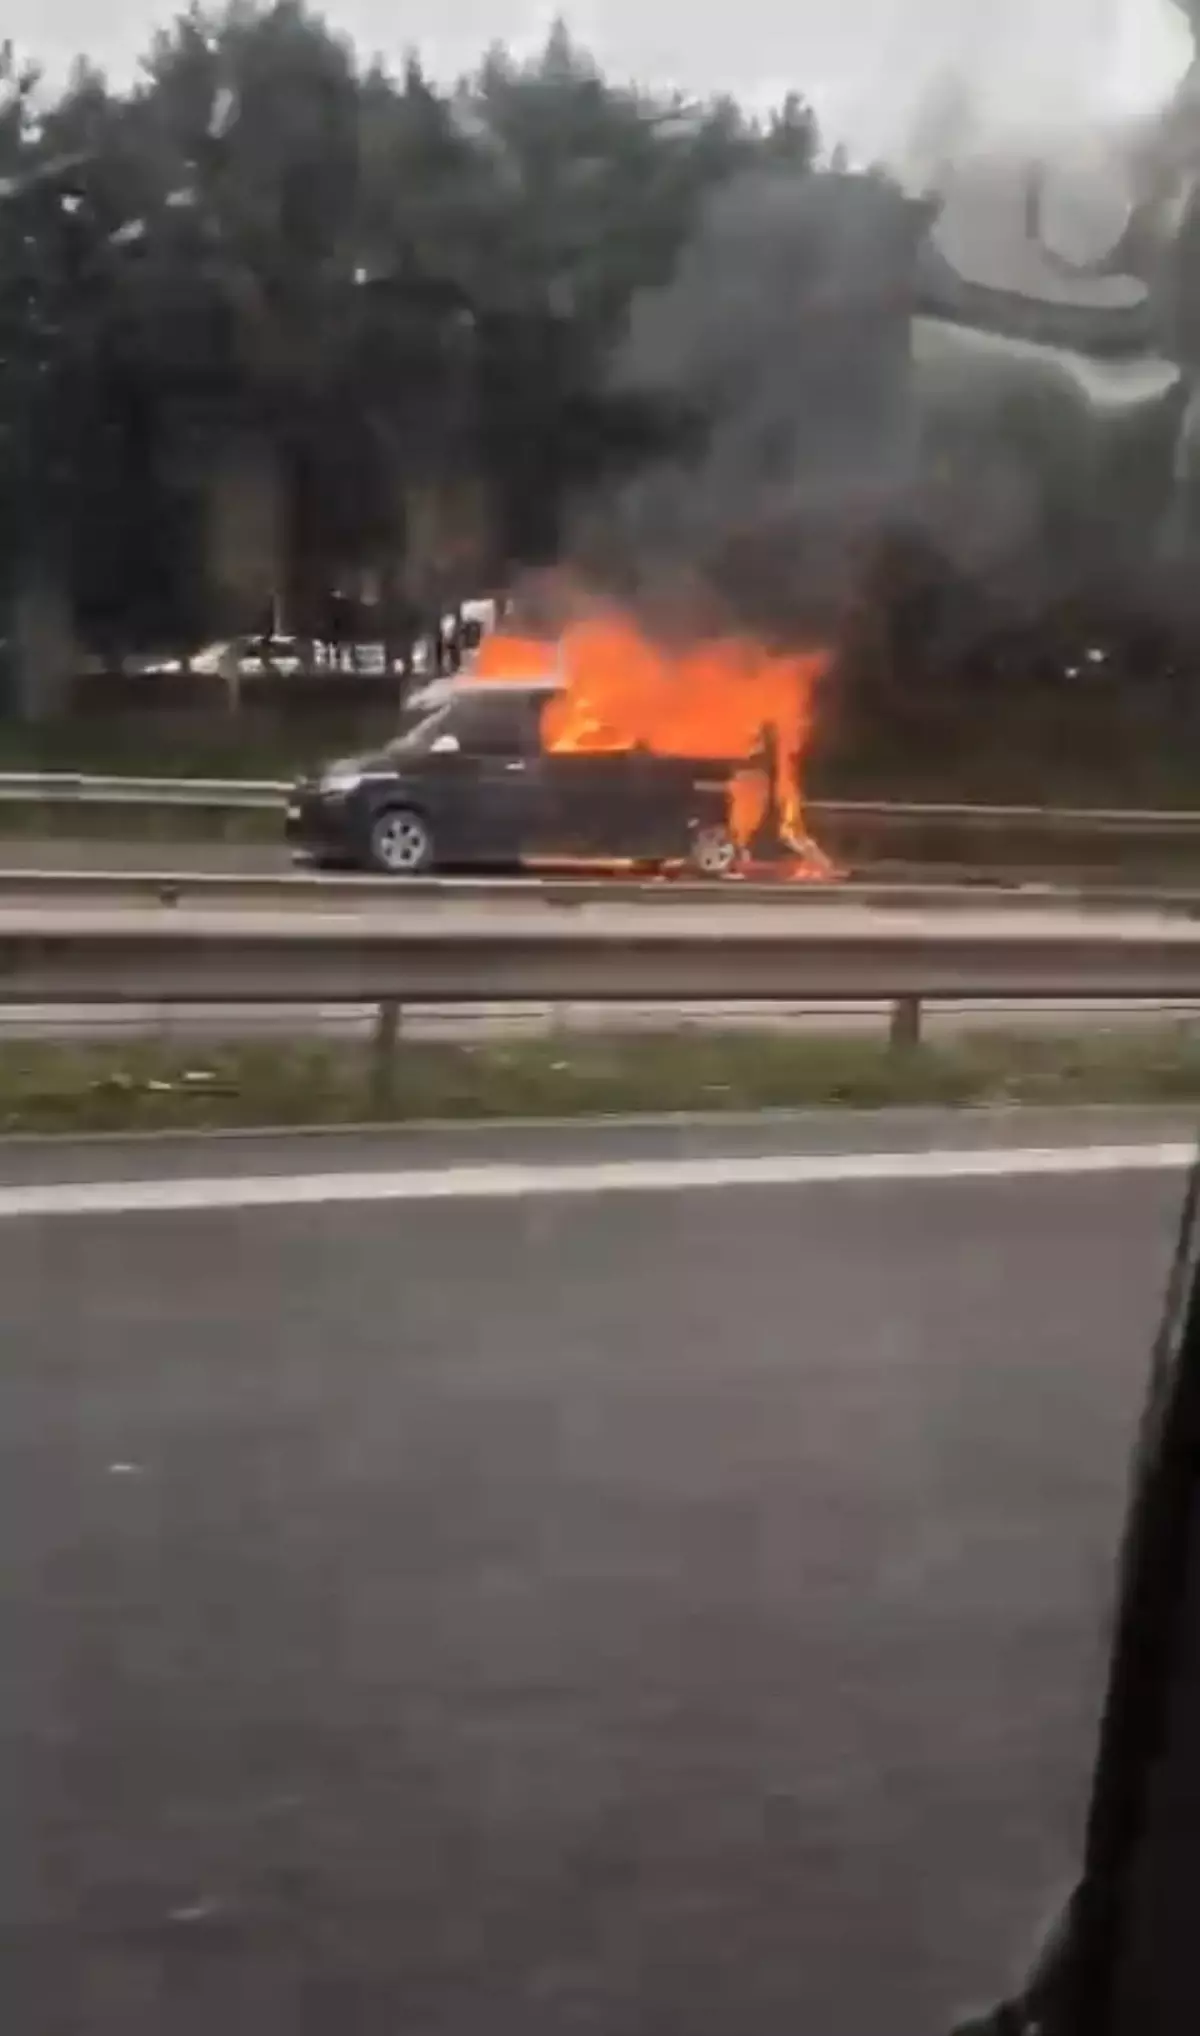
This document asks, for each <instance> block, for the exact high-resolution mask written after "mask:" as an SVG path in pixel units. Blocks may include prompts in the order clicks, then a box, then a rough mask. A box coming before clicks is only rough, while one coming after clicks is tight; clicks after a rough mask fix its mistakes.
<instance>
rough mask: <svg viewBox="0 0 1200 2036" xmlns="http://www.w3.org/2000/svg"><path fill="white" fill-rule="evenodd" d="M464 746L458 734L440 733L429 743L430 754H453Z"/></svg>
mask: <svg viewBox="0 0 1200 2036" xmlns="http://www.w3.org/2000/svg"><path fill="white" fill-rule="evenodd" d="M461 748H462V744H461V742H460V741H459V739H458V737H457V735H439V736H436V737H435V738H434V740H433V741H432V742H431V743H430V745H429V754H430V756H453V755H454V754H455V752H456V751H458V750H460V749H461Z"/></svg>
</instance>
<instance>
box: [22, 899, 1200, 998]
mask: <svg viewBox="0 0 1200 2036" xmlns="http://www.w3.org/2000/svg"><path fill="white" fill-rule="evenodd" d="M939 997H941V998H954V999H957V1000H963V999H975V998H979V999H986V998H1005V999H1010V1000H1012V999H1025V1000H1039V999H1054V1000H1057V1001H1060V1002H1061V1001H1068V1000H1070V999H1072V998H1105V997H1112V998H1124V999H1130V1000H1139V999H1144V1000H1147V1001H1153V1000H1156V999H1170V998H1182V997H1189V998H1195V997H1200V925H1196V924H1194V923H1193V922H1191V921H1189V920H1185V919H1180V920H1154V919H1150V918H1137V917H1133V916H1128V917H1126V918H1123V919H1119V918H1116V917H1113V918H1111V919H1105V918H1103V917H1100V916H1097V917H1096V918H1095V919H1091V918H1089V917H1087V916H1084V915H1076V916H1070V915H1067V914H1065V913H1061V912H1060V913H1053V912H1044V913H1030V914H1028V915H1013V916H1012V917H1008V916H1006V915H1003V914H992V915H990V917H989V916H987V915H983V914H980V915H975V916H972V915H969V914H963V915H958V914H953V915H946V916H945V917H942V916H940V915H938V916H934V915H927V916H926V917H925V918H924V919H918V918H917V917H916V916H915V915H913V916H912V917H911V918H910V919H909V921H908V923H907V924H906V923H905V922H904V920H903V917H902V915H896V921H895V923H894V924H892V923H885V921H884V915H882V914H872V913H868V912H862V911H850V912H842V913H835V912H831V913H829V914H828V915H826V914H821V915H814V916H813V917H811V918H806V919H805V921H804V923H803V926H802V927H801V925H800V924H798V923H797V922H796V921H794V920H791V919H790V918H789V917H788V915H784V914H779V913H777V912H773V911H766V910H756V909H754V908H752V907H751V908H748V909H742V910H738V909H736V908H732V907H731V908H721V909H714V910H713V911H710V912H705V913H697V912H694V911H691V910H689V909H687V908H680V909H679V910H677V911H668V910H664V911H663V912H661V913H659V912H655V913H653V914H651V913H640V912H636V911H635V912H630V911H627V910H625V909H623V908H622V909H616V908H614V909H611V910H603V909H599V908H598V909H597V910H596V911H595V912H593V913H586V914H576V913H574V912H565V911H557V912H547V911H544V910H530V909H528V908H524V907H522V908H520V909H518V908H516V907H514V906H512V905H511V904H510V905H508V906H506V907H499V906H498V907H496V908H495V909H491V910H486V909H480V910H475V911H472V910H468V909H464V910H462V911H459V912H452V913H446V914H444V915H442V914H434V913H426V912H420V911H413V910H411V909H410V910H408V911H406V912H403V913H400V912H397V913H396V914H394V915H393V914H388V915H386V916H385V915H383V914H374V913H359V914H355V915H351V914H342V915H336V916H335V915H333V914H329V915H324V916H321V917H317V916H315V915H312V914H302V913H296V914H283V913H263V912H254V911H246V912H237V913H230V912H225V913H216V912H197V913H195V914H192V913H188V914H180V913H178V912H173V911H170V910H162V911H149V910H147V911H145V912H134V911H123V912H115V911H109V912H100V911H93V912H69V911H56V912H51V913H46V912H38V911H32V910H28V911H20V910H12V909H10V910H0V998H3V999H6V1000H8V1001H22V1002H26V1003H53V1002H56V1001H65V1000H69V1001H73V1002H93V1003H104V1002H117V1003H120V1002H127V1001H136V1002H142V1003H151V1002H161V1003H172V1002H174V1003H194V1004H201V1003H223V1004H225V1003H228V1004H236V1003H238V1002H255V1003H264V1004H265V1003H273V1002H278V1003H293V1004H301V1003H305V1002H309V1001H311V1002H316V1003H324V1004H336V1003H339V1002H342V1003H355V1004H364V1003H385V1002H390V1003H405V1002H431V1003H453V1002H456V1001H463V1002H478V1001H480V1000H481V999H487V1000H490V1001H493V1002H505V1001H521V1002H538V1001H545V1002H564V1001H568V1000H571V999H588V1000H595V1001H600V1002H612V1001H619V1000H632V1001H639V1002H655V1001H663V1002H670V1003H679V1004H685V1003H688V1002H694V1001H711V1000H726V1001H730V1002H739V1001H754V1002H759V1001H765V1000H768V999H778V1000H786V999H800V998H806V999H812V1000H813V1001H821V1000H830V1001H850V1000H853V999H864V1000H865V999H873V1000H877V1001H884V1000H895V999H918V1000H919V999H923V998H939Z"/></svg>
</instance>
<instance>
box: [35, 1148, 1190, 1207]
mask: <svg viewBox="0 0 1200 2036" xmlns="http://www.w3.org/2000/svg"><path fill="white" fill-rule="evenodd" d="M1195 1156H1196V1149H1195V1147H1194V1146H1192V1145H1185V1144H1182V1143H1178V1144H1160V1145H1079V1146H1038V1147H1032V1148H1026V1147H1016V1146H1014V1147H1012V1148H1005V1147H1003V1146H997V1147H987V1148H984V1149H981V1150H977V1151H970V1150H964V1151H943V1152H836V1153H822V1152H818V1153H807V1152H796V1153H761V1154H758V1155H747V1156H742V1157H737V1156H727V1157H721V1156H719V1155H714V1156H713V1157H711V1158H705V1159H699V1158H698V1159H616V1160H597V1161H594V1162H592V1163H590V1164H589V1163H588V1162H586V1161H584V1162H579V1163H576V1164H573V1165H556V1164H553V1163H550V1164H544V1165H543V1164H538V1163H532V1162H531V1163H529V1164H526V1165H482V1166H441V1167H434V1166H431V1167H400V1168H397V1169H395V1170H394V1171H392V1172H384V1171H382V1170H381V1171H379V1172H370V1173H314V1174H265V1175H257V1176H256V1175H247V1176H243V1177H242V1178H240V1179H213V1180H203V1179H200V1180H129V1181H62V1182H54V1183H51V1184H40V1183H33V1184H31V1185H29V1186H27V1187H10V1188H0V1220H4V1219H11V1218H14V1217H22V1216H26V1217H27V1216H135V1215H146V1214H155V1213H157V1212H167V1211H172V1210H174V1211H193V1212H195V1211H203V1210H218V1209H295V1208H312V1207H317V1206H323V1205H324V1204H326V1203H337V1202H442V1201H459V1200H461V1201H514V1200H517V1199H519V1198H521V1197H522V1196H529V1195H611V1194H663V1193H668V1194H669V1193H671V1192H673V1191H676V1190H678V1189H681V1188H799V1187H816V1186H825V1185H827V1186H835V1185H838V1184H840V1183H845V1182H851V1181H977V1180H1020V1179H1025V1178H1028V1177H1030V1176H1035V1175H1051V1176H1053V1175H1071V1174H1119V1173H1160V1172H1163V1171H1165V1170H1174V1169H1178V1168H1182V1167H1187V1166H1190V1165H1191V1163H1192V1161H1193V1159H1194V1158H1195Z"/></svg>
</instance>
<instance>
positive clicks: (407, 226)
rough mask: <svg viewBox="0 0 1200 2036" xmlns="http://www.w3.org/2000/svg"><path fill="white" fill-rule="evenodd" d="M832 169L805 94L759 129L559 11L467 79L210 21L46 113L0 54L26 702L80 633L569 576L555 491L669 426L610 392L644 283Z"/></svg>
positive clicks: (3, 435) (9, 636)
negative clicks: (562, 568)
mask: <svg viewBox="0 0 1200 2036" xmlns="http://www.w3.org/2000/svg"><path fill="white" fill-rule="evenodd" d="M816 150H817V134H816V127H815V122H814V120H813V116H812V114H811V112H810V110H809V108H808V107H807V106H806V105H805V103H804V102H803V101H802V100H801V99H800V98H799V97H797V96H791V97H789V98H787V99H786V100H785V101H784V102H783V103H782V104H781V105H780V106H779V107H778V108H776V109H775V110H774V111H773V112H771V113H769V114H766V115H763V116H753V115H751V114H749V113H747V112H746V111H745V110H743V109H742V108H741V107H739V106H738V105H737V104H736V103H735V102H734V101H733V100H732V99H729V98H724V97H718V98H714V99H711V100H708V101H705V102H695V101H692V100H688V99H685V98H683V97H682V96H676V95H670V94H661V93H655V92H652V91H648V90H645V89H642V88H639V87H635V86H632V85H627V84H621V83H616V82H613V81H611V80H610V79H608V78H606V77H605V76H604V75H603V74H602V72H601V70H600V69H599V67H598V66H597V65H596V63H595V62H594V61H593V60H592V59H591V58H590V56H589V55H588V54H587V53H586V52H585V51H584V50H582V49H580V48H578V47H577V46H576V45H575V43H574V42H573V41H572V40H571V38H570V36H569V34H568V33H567V31H566V29H565V28H564V27H562V26H561V25H558V26H555V27H554V28H553V29H552V30H551V32H550V34H549V37H548V39H547V41H546V43H545V45H544V47H543V48H542V49H541V50H540V51H539V52H538V53H537V54H536V55H534V56H533V57H531V58H522V59H518V58H516V57H514V56H513V55H511V54H510V53H509V52H507V51H506V50H504V49H502V48H494V49H492V50H490V51H489V52H487V54H486V55H485V56H484V57H483V59H482V61H481V62H480V64H479V66H478V68H477V69H476V70H475V71H474V72H473V73H472V74H471V75H470V76H468V77H465V78H463V79H462V80H460V81H459V82H458V83H456V84H453V85H444V84H439V83H435V82H434V81H433V80H432V79H431V78H430V76H429V75H428V74H427V72H426V71H425V69H424V68H423V67H422V64H421V62H420V60H419V58H418V57H417V56H415V55H414V56H411V57H409V59H408V60H407V62H406V63H405V64H404V65H403V67H402V68H401V69H400V70H399V71H398V73H396V74H393V73H392V72H390V71H389V70H387V69H385V68H383V67H382V65H381V64H379V63H378V62H365V61H363V60H362V59H361V58H360V56H359V55H358V54H357V53H356V51H355V49H354V48H353V46H352V45H351V44H350V42H349V41H348V40H347V39H346V38H344V37H342V36H341V35H339V34H337V33H335V32H334V31H333V29H332V28H331V27H330V26H329V25H328V24H327V23H326V22H325V21H324V20H323V18H322V17H321V15H320V14H319V13H317V12H315V11H313V10H312V9H311V8H309V7H308V6H307V5H305V4H304V0H277V4H274V5H264V4H261V0H234V4H232V5H230V6H227V7H224V8H222V9H220V10H218V11H210V10H208V9H205V8H202V7H199V6H194V7H192V8H191V9H190V10H189V11H188V12H186V13H184V14H183V15H181V16H180V17H179V18H178V19H177V20H175V21H174V22H173V23H172V24H171V25H170V26H168V27H166V28H164V29H163V30H162V31H161V32H160V33H158V34H157V35H156V36H155V37H154V39H153V42H152V44H151V46H150V48H149V50H148V51H147V53H146V56H145V59H144V61H143V64H142V66H141V69H140V71H139V74H138V76H137V78H136V80H135V82H134V83H133V84H132V85H131V86H130V87H129V88H128V89H124V90H116V89H114V88H113V87H112V86H111V85H110V84H109V83H108V82H107V81H106V80H105V78H104V77H103V76H102V75H101V74H100V73H99V72H97V71H96V70H94V69H92V68H91V67H89V66H88V65H87V64H85V63H83V62H81V63H80V64H79V65H78V66H77V68H76V70H75V72H74V74H73V76H72V77H71V78H70V80H69V82H68V83H67V85H66V86H65V87H64V88H63V89H62V90H61V91H60V92H58V93H57V94H51V93H48V92H47V90H46V87H45V83H44V81H43V80H42V79H40V78H39V77H38V75H37V73H36V71H35V70H34V68H33V67H32V66H29V65H27V64H26V63H25V62H24V61H23V60H22V58H21V56H20V53H19V52H17V51H16V50H14V49H13V48H12V47H5V49H4V51H3V53H2V57H0V600H2V601H3V604H4V613H5V614H6V615H7V616H8V618H9V621H8V628H7V631H6V632H4V633H5V636H6V641H7V643H8V646H9V649H10V653H11V660H10V661H11V662H12V664H13V666H14V668H15V670H16V673H17V685H18V691H19V692H20V691H22V690H23V693H24V697H25V704H26V706H27V707H33V708H37V707H39V706H40V707H43V708H45V707H48V706H52V705H53V700H54V696H55V682H56V679H57V678H58V677H60V676H61V675H62V674H63V673H64V672H65V670H66V669H67V667H68V665H70V664H71V663H72V662H73V661H75V660H76V658H77V655H78V650H79V646H80V645H81V644H82V645H86V646H88V647H90V648H91V649H92V650H93V651H99V652H101V653H103V652H104V651H105V650H106V649H109V648H111V647H122V648H124V647H128V646H131V645H138V644H150V643H154V644H158V643H163V642H177V643H186V642H188V641H199V640H202V639H203V638H204V637H206V636H212V635H216V634H220V633H223V632H225V631H233V630H236V629H244V628H249V627H256V626H259V622H260V618H261V615H262V609H263V603H264V600H265V599H270V600H271V601H272V602H273V604H274V607H275V611H276V614H277V616H278V617H279V618H280V619H281V620H283V621H284V623H285V626H286V627H287V628H289V629H290V630H293V631H296V632H301V633H304V632H309V633H312V634H316V635H323V634H329V633H330V631H331V627H335V628H336V626H338V625H337V621H336V615H337V614H340V615H341V616H342V617H343V618H344V617H345V615H346V614H347V613H353V610H354V607H355V604H356V603H360V602H364V601H365V602H367V603H368V604H371V605H372V606H373V608H374V611H375V612H376V613H377V614H380V615H383V616H386V617H389V618H392V617H395V616H398V615H410V614H411V613H412V612H414V611H423V612H424V613H426V614H432V613H434V612H436V610H437V608H438V607H439V605H440V604H441V603H442V602H443V601H445V600H446V599H447V598H450V599H453V598H458V597H461V596H462V595H463V594H464V593H469V592H472V591H474V590H475V587H474V586H473V585H472V580H473V579H474V580H475V582H476V584H477V582H478V576H479V575H480V574H483V575H486V576H489V577H492V578H495V577H497V576H500V575H502V574H503V573H504V572H506V571H507V570H510V569H511V568H512V567H513V566H514V565H516V564H527V563H537V562H540V561H543V560H546V559H548V558H551V557H552V556H553V555H554V552H555V548H556V545H557V542H558V539H559V535H560V531H561V523H562V517H563V513H564V507H565V505H566V504H567V503H568V502H569V500H570V499H571V498H572V497H573V496H577V495H578V494H579V493H580V491H585V490H586V489H588V488H589V487H591V486H592V485H594V484H597V483H599V482H600V481H602V480H605V479H607V478H610V477H612V476H613V475H614V473H619V472H621V471H622V470H623V469H626V468H631V467H634V466H636V465H637V463H638V462H639V461H640V460H642V459H644V458H645V457H646V456H647V455H648V454H649V453H651V452H653V451H654V450H656V449H657V448H658V447H660V446H661V444H662V443H663V438H664V434H669V432H670V430H671V429H672V421H671V420H670V419H669V418H668V417H667V416H666V415H665V412H664V406H663V405H662V404H661V403H651V402H650V401H649V400H647V399H646V398H644V397H640V396H638V395H637V394H636V393H633V392H630V391H629V390H627V389H622V388H620V387H619V386H618V385H617V384H616V383H614V381H613V379H612V378H611V377H610V376H609V374H608V372H607V364H608V362H609V361H610V359H611V357H612V353H613V349H614V347H615V346H616V344H617V343H618V341H619V337H620V335H621V333H622V331H623V329H624V326H625V322H626V319H627V316H628V312H629V307H630V303H631V301H632V299H633V297H634V295H635V293H636V292H638V291H639V290H642V289H643V288H645V287H647V286H650V285H654V284H656V283H660V282H661V281H662V280H663V279H664V278H665V277H666V276H667V275H668V274H669V273H670V271H671V269H672V266H673V264H674V262H675V260H676V258H677V256H678V254H679V251H680V249H681V247H682V246H683V244H684V242H685V241H686V239H687V237H688V235H689V233H690V231H691V230H692V228H693V226H694V224H695V221H696V219H697V217H698V215H699V212H700V209H701V208H702V206H703V205H704V204H705V202H706V199H707V198H708V196H709V195H710V194H711V193H712V192H713V190H714V189H715V187H716V186H718V185H719V184H721V183H722V181H723V180H726V179H729V178H731V177H732V176H734V175H735V174H736V173H738V172H741V171H744V170H745V169H746V168H748V167H754V166H757V165H774V164H779V163H786V164H787V165H789V166H790V167H791V168H793V169H794V170H796V171H797V172H799V173H804V172H806V171H807V170H808V169H809V168H810V167H811V165H812V164H813V163H814V160H815V157H816ZM339 604H340V606H339ZM335 611H336V612H335ZM331 615H334V622H333V624H331ZM342 626H344V620H343V625H342Z"/></svg>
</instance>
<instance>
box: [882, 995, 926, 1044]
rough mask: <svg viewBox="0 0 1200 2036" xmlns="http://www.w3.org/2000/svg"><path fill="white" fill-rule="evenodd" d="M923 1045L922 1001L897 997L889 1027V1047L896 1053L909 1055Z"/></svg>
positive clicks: (917, 998) (916, 998) (915, 998)
mask: <svg viewBox="0 0 1200 2036" xmlns="http://www.w3.org/2000/svg"><path fill="white" fill-rule="evenodd" d="M920 1044H921V999H920V998H919V997H897V998H896V1001H895V1003H894V1004H893V1005H892V1015H891V1020H890V1022H889V1025H888V1045H889V1046H890V1047H891V1049H892V1051H893V1052H894V1053H909V1052H911V1051H912V1049H913V1048H914V1047H916V1046H919V1045H920Z"/></svg>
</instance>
